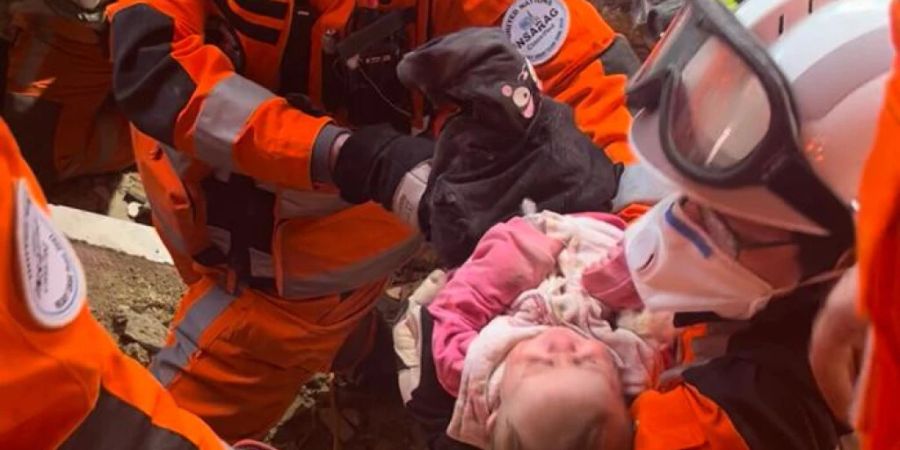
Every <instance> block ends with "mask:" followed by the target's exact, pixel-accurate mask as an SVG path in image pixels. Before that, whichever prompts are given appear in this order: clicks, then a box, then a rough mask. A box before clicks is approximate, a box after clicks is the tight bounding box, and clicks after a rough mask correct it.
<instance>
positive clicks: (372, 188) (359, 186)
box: [331, 125, 434, 225]
mask: <svg viewBox="0 0 900 450" xmlns="http://www.w3.org/2000/svg"><path fill="white" fill-rule="evenodd" d="M338 152H339V153H338V155H337V158H336V160H335V163H334V168H333V169H332V173H331V177H332V179H333V180H334V184H335V185H336V186H337V187H338V189H340V193H341V198H343V199H344V200H345V201H347V202H350V203H364V202H367V201H370V200H371V201H376V202H378V203H380V204H381V205H382V206H384V207H385V209H387V210H389V211H395V212H398V213H402V214H401V215H403V214H407V215H410V217H415V216H416V215H417V211H418V208H417V207H416V205H417V204H418V198H415V197H417V196H416V195H415V193H414V192H413V193H407V192H405V191H404V192H402V193H401V194H403V195H401V196H400V198H398V195H395V194H397V190H398V188H399V187H401V182H403V181H404V180H406V181H409V180H413V181H415V179H419V178H421V186H419V187H418V190H419V192H418V194H419V195H418V196H421V193H422V192H423V191H424V189H425V185H424V183H425V180H427V178H428V171H427V170H419V171H418V172H416V173H411V172H413V170H414V169H416V168H417V167H419V166H422V165H423V163H426V162H427V161H428V160H429V159H431V156H432V155H433V154H434V142H433V141H430V140H428V139H424V138H420V137H413V136H409V135H406V134H403V133H400V132H398V131H396V130H394V129H393V128H391V127H390V126H389V125H374V126H368V127H363V128H360V129H358V130H356V131H354V132H353V133H352V134H351V135H350V137H349V138H347V140H346V141H345V142H344V143H343V145H341V147H340V149H339V150H338ZM423 169H424V167H423ZM419 172H421V173H419ZM404 184H406V183H404ZM412 184H415V183H412ZM413 191H415V189H413ZM405 199H407V200H405ZM413 200H414V201H415V204H416V205H411V204H409V203H410V202H412V201H413ZM398 208H407V209H411V211H397V209H398ZM411 225H416V224H415V223H411Z"/></svg>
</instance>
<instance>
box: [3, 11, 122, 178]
mask: <svg viewBox="0 0 900 450" xmlns="http://www.w3.org/2000/svg"><path fill="white" fill-rule="evenodd" d="M34 3H37V2H34V1H23V2H16V3H15V4H13V5H12V6H11V7H10V8H11V9H12V10H13V12H12V23H11V25H10V27H9V33H10V34H11V39H12V41H11V44H10V49H9V67H8V71H7V85H6V103H5V105H4V113H3V115H4V119H5V120H6V121H7V123H8V124H9V128H10V129H11V130H12V131H13V133H15V135H16V139H17V140H18V142H19V145H20V146H21V148H22V153H23V155H24V157H25V159H26V161H27V162H28V164H29V165H30V166H31V168H32V170H33V171H34V172H35V174H36V175H37V177H38V179H39V180H40V181H41V183H44V184H45V186H46V185H47V183H53V182H57V181H61V180H66V179H69V178H73V177H76V176H79V175H87V174H99V173H107V172H114V171H117V170H122V169H124V168H126V167H127V166H129V165H131V164H133V162H134V156H133V151H132V149H131V136H130V134H129V131H128V121H127V120H126V119H125V117H124V116H123V115H122V114H121V113H120V112H119V110H118V108H117V107H116V104H115V100H114V99H113V94H112V65H111V64H110V62H109V56H108V54H107V51H106V45H107V44H106V42H105V41H104V39H103V33H101V32H100V31H98V30H95V29H92V28H91V27H89V26H88V25H85V24H82V23H79V22H77V21H75V20H72V19H67V18H64V17H61V16H57V15H55V14H54V13H52V12H50V11H45V10H46V7H45V8H44V9H45V10H40V11H35V8H28V5H29V4H34Z"/></svg>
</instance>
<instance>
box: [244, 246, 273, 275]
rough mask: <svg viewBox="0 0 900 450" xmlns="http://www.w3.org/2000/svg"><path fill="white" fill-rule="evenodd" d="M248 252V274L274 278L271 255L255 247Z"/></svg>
mask: <svg viewBox="0 0 900 450" xmlns="http://www.w3.org/2000/svg"><path fill="white" fill-rule="evenodd" d="M249 252H250V275H251V276H254V277H258V278H275V260H274V259H273V258H272V255H270V254H268V253H265V252H261V251H259V250H257V249H255V248H251V249H249Z"/></svg>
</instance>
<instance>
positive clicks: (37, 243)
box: [16, 179, 86, 328]
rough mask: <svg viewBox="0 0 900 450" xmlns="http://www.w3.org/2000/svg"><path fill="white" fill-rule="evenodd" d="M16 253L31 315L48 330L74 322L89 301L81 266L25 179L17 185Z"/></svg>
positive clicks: (20, 279)
mask: <svg viewBox="0 0 900 450" xmlns="http://www.w3.org/2000/svg"><path fill="white" fill-rule="evenodd" d="M16 250H17V257H18V261H19V272H20V277H19V281H20V285H21V287H22V293H23V294H24V295H25V304H26V305H27V306H28V311H29V312H30V313H31V316H32V317H34V319H35V320H36V321H37V322H38V323H39V324H40V325H42V326H44V327H47V328H59V327H62V326H65V325H67V324H68V323H69V322H71V321H72V320H73V319H75V317H76V316H77V315H78V313H79V312H80V311H81V308H82V307H84V303H85V300H86V289H85V280H84V272H82V270H81V263H80V262H79V261H78V258H77V256H75V251H74V250H73V249H72V246H71V244H69V241H68V240H66V238H65V237H64V236H63V235H62V234H61V233H60V232H59V231H58V230H57V229H56V227H54V226H53V223H51V222H50V216H49V214H47V211H45V210H44V209H42V208H41V207H40V206H39V205H38V204H37V203H36V202H35V201H34V199H33V198H32V196H31V192H30V190H29V189H28V183H27V182H26V181H25V180H24V179H22V180H19V181H18V182H17V183H16Z"/></svg>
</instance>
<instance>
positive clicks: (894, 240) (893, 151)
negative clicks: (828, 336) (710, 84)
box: [857, 0, 900, 450]
mask: <svg viewBox="0 0 900 450" xmlns="http://www.w3.org/2000/svg"><path fill="white" fill-rule="evenodd" d="M891 24H892V33H893V40H894V48H896V49H900V2H898V1H896V0H895V1H894V2H892V3H891ZM898 149H900V57H895V59H894V68H893V72H892V74H891V76H890V79H889V81H888V86H887V90H886V94H885V103H884V109H883V110H882V112H881V118H880V120H879V123H878V132H877V135H876V138H875V145H874V148H873V150H872V153H871V154H870V155H869V159H868V161H867V162H866V165H865V170H864V172H863V178H862V187H861V189H860V196H859V200H860V210H859V218H858V222H857V233H858V235H857V239H858V251H859V277H860V279H859V282H860V288H861V292H860V300H861V308H862V309H863V310H864V313H865V315H866V316H868V318H869V320H870V321H871V323H872V326H873V329H874V333H873V342H870V345H871V346H872V354H871V357H870V361H869V364H870V367H869V371H868V379H867V380H864V381H863V389H862V399H861V409H860V415H859V421H858V423H857V428H858V430H859V432H860V435H861V436H862V437H863V439H862V440H863V444H864V447H865V448H867V449H873V450H874V449H878V450H882V449H885V450H887V449H898V448H900V427H898V426H897V417H898V414H900V408H898V401H900V303H898V301H900V276H898V271H900V155H898V154H897V151H898Z"/></svg>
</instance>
